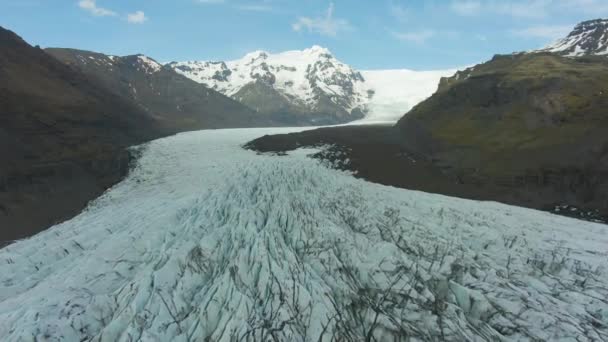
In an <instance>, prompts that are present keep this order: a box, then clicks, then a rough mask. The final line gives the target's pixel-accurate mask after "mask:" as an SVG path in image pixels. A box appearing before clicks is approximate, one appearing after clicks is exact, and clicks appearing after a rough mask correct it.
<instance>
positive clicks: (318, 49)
mask: <svg viewBox="0 0 608 342" xmlns="http://www.w3.org/2000/svg"><path fill="white" fill-rule="evenodd" d="M303 52H305V53H309V54H314V55H331V51H329V49H327V48H324V47H322V46H319V45H313V46H312V47H310V48H308V49H305V50H304V51H303Z"/></svg>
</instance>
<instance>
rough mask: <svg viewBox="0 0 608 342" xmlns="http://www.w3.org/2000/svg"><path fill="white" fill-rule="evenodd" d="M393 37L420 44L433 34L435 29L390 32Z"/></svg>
mask: <svg viewBox="0 0 608 342" xmlns="http://www.w3.org/2000/svg"><path fill="white" fill-rule="evenodd" d="M391 34H392V35H393V37H395V38H397V39H399V40H401V41H405V42H411V43H416V44H422V43H424V42H426V41H427V40H428V39H430V38H432V37H433V36H435V31H433V30H422V31H415V32H391Z"/></svg>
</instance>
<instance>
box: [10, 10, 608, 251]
mask: <svg viewBox="0 0 608 342" xmlns="http://www.w3.org/2000/svg"><path fill="white" fill-rule="evenodd" d="M607 22H608V21H606V20H602V19H598V20H591V21H587V22H583V23H581V24H579V25H577V26H576V27H575V29H574V30H573V31H572V33H570V34H569V35H568V36H567V37H565V38H563V39H561V40H559V41H558V42H556V43H555V44H552V45H550V46H548V47H547V48H545V49H541V50H536V51H531V52H529V53H517V54H511V55H505V56H496V57H495V58H493V59H492V60H491V61H488V62H486V63H483V64H481V65H478V66H475V67H470V68H466V69H464V70H462V71H458V72H455V70H443V71H434V72H417V71H411V70H385V71H358V70H356V69H354V68H353V67H351V66H349V65H347V64H345V63H343V62H341V61H339V60H338V59H337V58H335V57H334V56H333V54H332V53H331V52H330V51H329V50H327V49H325V48H322V47H319V46H313V47H312V48H309V49H305V50H301V51H288V52H283V53H277V54H271V53H267V52H263V51H256V52H253V53H249V54H247V55H246V56H245V57H243V58H241V59H239V60H235V61H227V62H221V61H219V62H171V63H167V64H165V65H163V64H161V63H158V62H157V61H155V60H154V59H153V58H151V57H148V56H144V55H131V56H124V57H118V56H110V55H104V54H100V53H95V52H89V51H82V50H75V49H63V48H50V49H46V50H41V49H39V48H37V47H32V46H30V45H28V44H27V43H26V42H25V41H23V40H22V39H21V38H19V37H18V36H17V35H16V34H14V33H12V32H10V31H8V30H4V29H1V30H0V44H1V47H2V50H1V51H0V75H1V76H2V84H1V85H0V108H1V111H0V112H1V116H0V120H1V123H2V125H1V126H0V141H1V142H2V147H1V148H0V152H1V153H2V160H3V164H2V167H1V168H0V214H1V215H0V224H2V226H9V227H19V228H18V229H12V230H11V232H10V233H3V239H4V240H6V239H14V238H18V237H20V236H25V235H28V234H30V233H31V232H34V231H36V230H37V229H41V227H46V226H48V225H50V224H51V223H53V222H56V221H57V220H62V219H65V218H67V217H69V216H71V215H73V214H74V213H76V212H78V211H79V210H80V209H82V208H83V207H84V206H85V205H86V202H87V201H88V200H90V199H91V198H94V197H96V196H97V195H98V194H100V193H101V192H103V191H104V190H105V189H107V188H108V187H109V186H111V185H112V184H114V183H115V182H116V181H118V180H119V179H121V178H122V176H124V174H125V173H126V172H127V170H128V160H129V153H128V152H127V151H126V148H127V147H128V146H132V145H135V144H139V143H141V142H144V141H148V140H151V139H155V138H159V137H162V136H166V135H170V134H174V133H177V132H182V131H188V130H197V129H205V128H228V127H255V126H278V125H321V124H336V123H343V122H349V121H353V120H357V119H364V120H369V121H374V120H380V121H382V120H393V121H394V120H396V119H397V118H400V117H401V116H403V114H404V113H406V112H408V111H410V109H412V108H413V109H412V110H411V111H410V112H409V114H407V115H406V116H404V117H403V118H402V119H401V120H400V121H399V123H398V125H397V127H398V128H399V132H401V134H402V138H401V140H402V143H405V144H407V145H408V148H409V149H410V150H413V151H416V152H417V153H423V154H425V155H426V156H428V158H430V159H432V160H433V161H434V163H435V164H436V165H439V167H440V168H442V169H446V170H450V172H451V173H453V174H456V175H457V178H458V179H461V180H462V179H467V177H469V176H471V175H472V174H473V175H474V177H473V178H474V181H475V182H478V181H480V180H482V181H484V182H488V181H491V182H501V183H505V182H506V183H509V182H511V183H513V184H514V183H518V182H519V183H521V182H520V181H519V179H521V178H522V177H524V178H526V177H527V175H530V174H547V173H546V172H545V171H546V170H550V172H549V174H557V176H551V177H552V179H555V178H556V177H557V178H558V179H560V182H561V183H560V184H561V185H559V187H561V188H570V189H571V190H568V191H562V190H559V189H557V190H555V189H553V190H551V191H550V192H551V196H554V195H555V193H558V194H565V193H568V194H570V195H568V196H566V197H563V198H561V197H559V196H558V197H559V198H560V201H563V202H568V201H570V202H573V203H577V204H584V205H587V206H589V207H591V208H594V209H596V208H600V209H601V208H603V207H602V206H603V204H602V203H604V202H603V201H604V199H603V197H602V196H601V194H602V191H604V190H602V189H603V186H604V185H603V184H604V183H603V181H602V180H603V179H604V178H605V177H604V178H602V177H601V175H600V174H601V172H602V170H604V169H605V164H606V160H605V159H606V152H605V151H606V150H608V147H606V142H605V139H604V138H603V136H604V134H603V132H604V131H605V129H604V128H605V115H604V114H603V113H604V112H603V110H604V109H603V108H606V105H607V104H608V103H606V94H607V90H606V89H607V87H608V83H607V81H606V77H605V76H606V75H605V71H606V70H605V69H606V63H607V62H606V61H607V59H606V56H608V55H607V54H606V51H607V48H608V47H607V43H606V37H608V33H607V32H608V29H607ZM564 57H568V58H564ZM452 75H453V76H452ZM447 76H450V77H447ZM438 84H439V88H437V85H438ZM435 90H437V92H435ZM434 92H435V94H434V95H433V96H431V97H430V98H428V99H426V98H427V97H429V96H430V95H431V94H433V93H434ZM425 99H426V100H425ZM421 101H422V102H421ZM420 102H421V103H420ZM470 170H475V171H474V172H473V173H471V172H469V171H470ZM543 170H544V171H543ZM543 172H544V173H543ZM551 177H549V178H551ZM505 179H509V181H505ZM541 179H548V178H547V177H544V176H543V177H541ZM551 182H553V181H551ZM526 184H527V183H526ZM561 188H560V189H561ZM572 189H574V190H572ZM604 193H607V192H605V191H604ZM547 196H549V195H547ZM549 197H550V196H549ZM490 198H492V196H490ZM555 198H557V197H555ZM498 199H499V200H500V196H499V197H498ZM541 202H542V201H541ZM517 203H522V204H523V205H532V206H537V205H538V203H540V202H534V203H535V204H530V203H528V202H526V201H520V202H517ZM543 203H544V202H543ZM33 208H37V210H38V211H39V214H38V215H35V216H32V215H29V214H28V213H30V212H31V211H32V210H33ZM40 208H42V209H40Z"/></svg>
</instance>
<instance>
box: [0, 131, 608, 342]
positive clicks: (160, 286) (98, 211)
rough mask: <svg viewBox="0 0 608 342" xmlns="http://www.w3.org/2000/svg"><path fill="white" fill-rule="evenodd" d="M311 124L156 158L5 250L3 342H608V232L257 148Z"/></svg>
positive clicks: (206, 135) (161, 150)
mask: <svg viewBox="0 0 608 342" xmlns="http://www.w3.org/2000/svg"><path fill="white" fill-rule="evenodd" d="M295 130H296V129H240V130H208V131H199V132H191V133H185V134H179V135H176V136H173V137H169V138H165V139H161V140H157V141H154V142H151V143H149V144H148V145H145V146H143V147H140V148H139V150H140V151H142V152H143V156H142V157H141V159H140V160H139V161H138V165H137V167H136V168H135V170H134V171H133V172H132V173H131V174H130V175H129V177H128V178H127V179H126V180H125V181H123V182H122V183H120V184H118V185H117V186H115V187H114V188H112V189H111V190H110V191H108V192H107V193H106V194H105V195H103V196H102V197H101V198H99V199H98V200H96V201H95V202H94V203H92V204H91V205H90V207H89V208H87V210H85V211H84V212H83V213H82V214H80V215H79V216H77V217H76V218H74V219H72V220H69V221H67V222H64V223H62V224H59V225H57V226H55V227H52V228H50V229H49V230H47V231H44V232H42V233H40V234H38V235H36V236H34V237H32V238H30V239H27V240H23V241H19V242H16V243H14V244H13V245H10V246H8V247H5V248H3V249H0V339H2V340H6V341H21V340H24V341H30V340H45V341H58V340H61V341H83V340H86V341H139V340H143V341H193V340H205V341H206V340H209V341H268V340H272V341H328V340H331V339H336V340H350V341H364V340H378V341H395V340H398V339H399V338H404V337H405V338H408V339H411V340H413V341H423V340H424V341H435V340H436V341H439V340H443V341H445V340H449V341H502V340H516V341H557V340H568V341H571V340H577V341H602V340H607V339H608V302H607V300H606V298H608V286H607V284H608V272H607V270H606V265H608V252H607V250H606V246H607V245H608V238H607V236H608V231H607V228H606V226H604V225H599V224H593V223H589V222H582V221H577V220H573V219H569V218H564V217H560V216H554V215H551V214H549V213H544V212H538V211H534V210H528V209H523V208H517V207H511V206H507V205H502V204H498V203H491V202H476V201H469V200H462V199H457V198H450V197H445V196H440V195H432V194H425V193H421V192H416V191H408V190H403V189H397V188H392V187H386V186H382V185H378V184H372V183H368V182H366V181H363V180H360V179H356V178H354V177H352V176H350V175H349V174H346V173H343V172H340V171H336V170H332V169H329V168H326V167H324V166H323V165H321V164H320V163H318V162H317V161H316V160H313V159H310V158H307V157H306V155H307V154H309V153H312V151H307V150H299V151H296V152H294V153H292V154H290V155H288V156H282V157H281V156H273V155H257V154H256V153H254V152H252V151H247V150H244V149H242V148H241V147H240V145H242V144H243V143H245V142H247V141H249V140H251V139H253V138H256V137H259V136H262V135H264V134H276V133H287V132H292V131H295Z"/></svg>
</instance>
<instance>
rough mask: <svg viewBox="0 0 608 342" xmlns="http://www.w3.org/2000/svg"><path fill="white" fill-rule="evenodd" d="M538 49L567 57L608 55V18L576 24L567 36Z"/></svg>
mask: <svg viewBox="0 0 608 342" xmlns="http://www.w3.org/2000/svg"><path fill="white" fill-rule="evenodd" d="M538 51H540V52H552V53H557V54H560V55H563V56H566V57H580V56H589V55H608V20H607V19H597V20H589V21H584V22H582V23H580V24H578V25H576V26H575V27H574V30H572V32H570V34H568V36H567V37H564V38H562V39H559V40H558V41H556V42H555V43H552V44H550V45H549V46H547V47H545V48H543V49H541V50H538Z"/></svg>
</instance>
